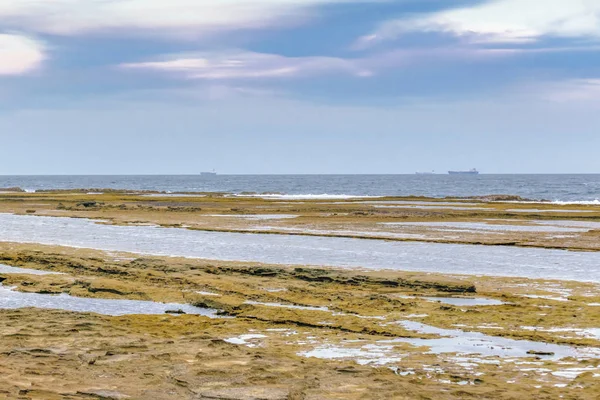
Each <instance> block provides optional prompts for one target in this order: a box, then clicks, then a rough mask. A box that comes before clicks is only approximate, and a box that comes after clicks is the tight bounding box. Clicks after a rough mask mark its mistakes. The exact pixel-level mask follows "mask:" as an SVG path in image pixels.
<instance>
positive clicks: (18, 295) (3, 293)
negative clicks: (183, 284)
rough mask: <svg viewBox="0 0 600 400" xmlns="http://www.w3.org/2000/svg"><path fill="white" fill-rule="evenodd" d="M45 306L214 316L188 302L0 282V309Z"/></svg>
mask: <svg viewBox="0 0 600 400" xmlns="http://www.w3.org/2000/svg"><path fill="white" fill-rule="evenodd" d="M27 307H35V308H48V309H56V310H65V311H75V312H90V313H97V314H104V315H113V316H118V315H136V314H165V313H166V312H168V311H169V312H170V311H176V312H179V311H183V312H184V313H186V314H196V315H204V316H207V317H215V316H216V310H211V309H208V308H200V307H194V306H191V305H189V304H175V303H170V304H169V303H155V302H153V301H140V300H108V299H89V298H84V297H73V296H69V295H67V294H60V295H50V294H39V293H22V292H17V291H15V290H12V289H10V288H7V287H4V286H2V285H0V309H16V308H27Z"/></svg>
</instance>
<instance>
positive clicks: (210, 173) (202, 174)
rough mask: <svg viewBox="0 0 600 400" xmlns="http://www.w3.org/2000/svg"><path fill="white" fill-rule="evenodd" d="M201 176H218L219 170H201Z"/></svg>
mask: <svg viewBox="0 0 600 400" xmlns="http://www.w3.org/2000/svg"><path fill="white" fill-rule="evenodd" d="M200 176H217V172H216V171H215V170H214V169H213V170H212V171H210V172H200Z"/></svg>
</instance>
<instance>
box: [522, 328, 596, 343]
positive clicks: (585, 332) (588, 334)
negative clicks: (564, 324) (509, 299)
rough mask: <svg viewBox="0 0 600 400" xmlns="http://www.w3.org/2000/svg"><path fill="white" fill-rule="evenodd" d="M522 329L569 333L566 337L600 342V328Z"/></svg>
mask: <svg viewBox="0 0 600 400" xmlns="http://www.w3.org/2000/svg"><path fill="white" fill-rule="evenodd" d="M521 329H524V330H527V331H532V332H549V333H569V334H571V335H568V336H566V337H570V338H576V337H580V338H585V339H596V340H600V328H539V327H536V326H522V327H521Z"/></svg>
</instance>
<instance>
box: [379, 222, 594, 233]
mask: <svg viewBox="0 0 600 400" xmlns="http://www.w3.org/2000/svg"><path fill="white" fill-rule="evenodd" d="M382 224H383V225H387V226H396V227H422V228H441V230H448V229H461V230H464V231H465V232H471V233H475V232H477V231H505V232H570V233H575V232H580V233H582V232H587V231H588V230H589V229H586V228H584V227H576V226H558V225H557V226H554V224H552V226H549V225H551V224H542V225H544V226H539V225H501V224H487V223H484V222H383V223H382Z"/></svg>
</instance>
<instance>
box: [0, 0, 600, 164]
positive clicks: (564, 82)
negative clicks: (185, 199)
mask: <svg viewBox="0 0 600 400" xmlns="http://www.w3.org/2000/svg"><path fill="white" fill-rule="evenodd" d="M0 146H1V147H0V148H1V149H2V156H1V157H0V175H27V174H194V173H198V172H200V171H204V170H212V169H216V170H217V171H218V172H220V173H231V174H287V173H300V174H313V173H316V174H318V173H348V174H361V173H364V174H371V173H391V174H393V173H414V172H415V171H431V170H435V171H437V172H445V171H447V170H449V169H453V170H454V169H469V168H473V167H476V168H478V169H479V170H480V171H482V172H484V173H600V157H599V156H598V153H599V149H600V0H451V1H450V0H368V1H367V0H1V1H0Z"/></svg>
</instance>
